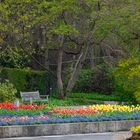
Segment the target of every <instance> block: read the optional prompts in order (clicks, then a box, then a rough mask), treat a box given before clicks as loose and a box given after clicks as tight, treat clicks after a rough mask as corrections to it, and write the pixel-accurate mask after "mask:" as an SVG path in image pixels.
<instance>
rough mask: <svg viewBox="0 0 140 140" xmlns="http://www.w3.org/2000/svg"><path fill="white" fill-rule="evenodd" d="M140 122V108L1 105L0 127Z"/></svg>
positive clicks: (118, 106)
mask: <svg viewBox="0 0 140 140" xmlns="http://www.w3.org/2000/svg"><path fill="white" fill-rule="evenodd" d="M119 120H140V106H120V105H93V106H89V107H85V108H82V109H78V110H48V108H47V106H36V105H20V106H19V107H16V106H14V105H13V104H11V103H8V104H6V103H2V104H0V126H7V125H33V124H52V123H77V122H78V123H79V122H101V121H119Z"/></svg>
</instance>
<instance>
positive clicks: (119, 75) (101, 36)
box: [0, 0, 140, 101]
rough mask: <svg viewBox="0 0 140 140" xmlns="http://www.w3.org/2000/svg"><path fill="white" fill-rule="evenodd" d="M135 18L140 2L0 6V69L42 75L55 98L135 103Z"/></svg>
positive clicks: (5, 2) (69, 0) (78, 0)
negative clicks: (85, 96) (90, 96)
mask: <svg viewBox="0 0 140 140" xmlns="http://www.w3.org/2000/svg"><path fill="white" fill-rule="evenodd" d="M139 13H140V1H139V0H135V1H132V0H108V1H107V0H56V1H50V0H18V1H15V0H1V1H0V57H1V58H0V63H1V66H2V67H10V68H18V69H23V68H24V69H26V68H30V69H40V70H46V71H47V72H49V73H51V75H53V77H55V80H54V82H55V85H56V86H57V90H56V91H57V94H56V95H57V96H58V97H59V98H64V97H67V96H69V95H70V93H71V92H72V91H75V92H78V91H79V92H82V91H83V92H92V91H96V92H101V93H104V94H114V92H118V93H119V94H122V96H126V95H127V94H128V95H127V97H130V96H133V97H134V98H135V99H137V101H139V99H138V98H139V95H140V94H139V84H140V83H139V79H140V77H139V75H140V74H139V73H140V72H139V51H140V26H139V24H140V22H139V21H140V14H139ZM54 49H55V53H54ZM52 50H53V51H52ZM53 54H54V55H53ZM21 71H22V70H21ZM20 75H22V74H20ZM23 75H24V74H23ZM31 75H32V74H31ZM42 75H43V74H42ZM23 77H24V76H23ZM27 77H28V78H29V79H32V78H31V77H36V76H34V75H33V76H31V77H30V76H27ZM27 77H26V78H27ZM41 77H43V78H44V77H46V76H41ZM28 78H27V79H28ZM38 78H39V77H38ZM78 78H79V79H78ZM13 79H16V78H13ZM23 79H24V78H23ZM33 79H34V78H33ZM46 79H47V78H46ZM44 80H45V78H44ZM33 81H40V80H36V78H35V79H34V80H33ZM12 82H13V81H12ZM13 83H14V82H13ZM31 83H32V82H31ZM33 83H34V82H33ZM41 83H42V82H41ZM38 85H40V84H39V83H38ZM134 85H135V86H134ZM25 87H26V89H29V90H30V88H28V87H29V85H28V84H27V86H25ZM31 87H32V86H31ZM41 87H42V85H41ZM46 87H47V86H46V85H44V87H42V88H41V89H40V90H41V91H42V90H44V89H45V88H46ZM18 90H19V89H18Z"/></svg>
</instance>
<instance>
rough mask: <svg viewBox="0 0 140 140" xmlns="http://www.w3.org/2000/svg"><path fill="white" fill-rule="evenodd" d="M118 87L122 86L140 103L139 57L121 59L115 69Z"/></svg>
mask: <svg viewBox="0 0 140 140" xmlns="http://www.w3.org/2000/svg"><path fill="white" fill-rule="evenodd" d="M115 77H116V78H115V79H116V85H117V87H120V88H122V89H123V90H124V91H125V93H128V94H129V95H131V97H132V98H133V101H134V102H135V101H137V103H140V88H139V87H140V60H139V58H138V57H131V58H129V59H124V60H121V61H120V62H119V64H118V67H117V68H116V70H115Z"/></svg>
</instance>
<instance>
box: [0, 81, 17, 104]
mask: <svg viewBox="0 0 140 140" xmlns="http://www.w3.org/2000/svg"><path fill="white" fill-rule="evenodd" d="M16 93H17V90H16V89H15V87H14V85H13V84H11V83H9V82H5V83H0V102H9V101H13V100H14V98H15V97H16Z"/></svg>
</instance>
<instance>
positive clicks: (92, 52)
mask: <svg viewBox="0 0 140 140" xmlns="http://www.w3.org/2000/svg"><path fill="white" fill-rule="evenodd" d="M89 54H90V55H89V56H90V67H91V69H93V68H94V67H95V62H94V48H93V46H90V49H89Z"/></svg>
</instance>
